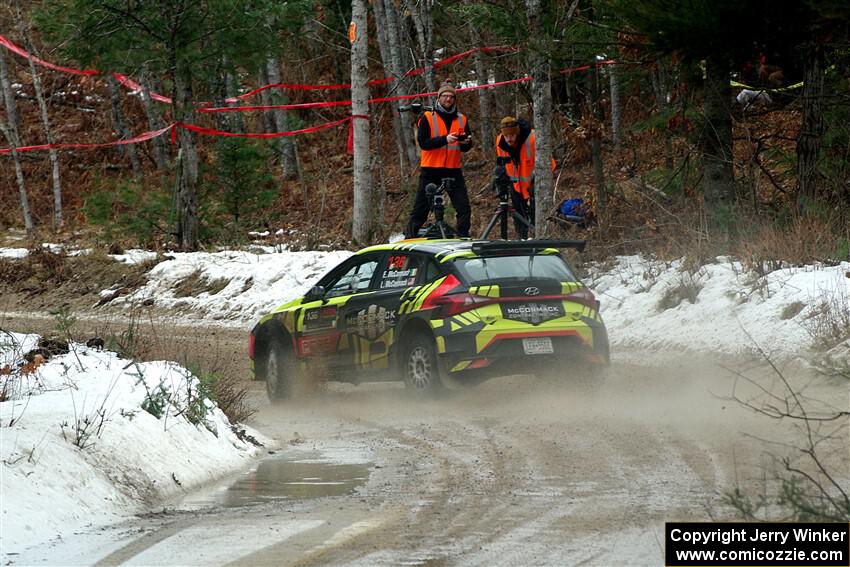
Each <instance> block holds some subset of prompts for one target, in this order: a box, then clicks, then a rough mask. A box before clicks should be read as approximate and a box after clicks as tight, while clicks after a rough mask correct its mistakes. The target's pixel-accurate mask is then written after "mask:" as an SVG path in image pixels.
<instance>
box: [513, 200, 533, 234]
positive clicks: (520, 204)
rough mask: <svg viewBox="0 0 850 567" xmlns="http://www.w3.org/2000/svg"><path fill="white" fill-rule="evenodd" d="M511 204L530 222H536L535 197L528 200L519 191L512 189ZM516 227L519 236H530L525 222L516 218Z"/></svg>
mask: <svg viewBox="0 0 850 567" xmlns="http://www.w3.org/2000/svg"><path fill="white" fill-rule="evenodd" d="M511 204H512V205H513V207H514V210H515V211H516V212H518V213H519V214H520V215H522V217H523V218H524V219H526V220H527V221H528V222H529V223H531V224H534V199H533V198H532V199H531V200H529V201H527V202H526V200H525V199H523V198H522V195H521V194H520V193H519V192H518V191H511ZM514 228H515V229H516V234H517V238H521V239H523V240H524V239H526V238H528V227H527V226H525V223H523V222H520V221H518V220H517V219H514Z"/></svg>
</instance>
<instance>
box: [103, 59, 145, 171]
mask: <svg viewBox="0 0 850 567" xmlns="http://www.w3.org/2000/svg"><path fill="white" fill-rule="evenodd" d="M107 83H108V84H109V99H110V101H111V102H112V121H113V122H114V123H115V129H116V130H117V131H118V132H119V133H120V134H121V139H122V140H126V139H128V138H132V137H133V133H132V132H130V129H129V128H128V127H127V122H126V121H125V120H124V110H123V109H122V108H121V91H120V89H121V87H120V86H119V85H118V81H117V80H115V77H113V76H111V75H110V76H109V78H108V79H107ZM118 149H119V152H123V151H125V150H126V152H127V157H129V158H130V167H131V168H132V169H133V177H135V178H136V179H141V178H142V164H141V163H139V153H138V152H137V151H136V145H135V144H127V145H126V146H118Z"/></svg>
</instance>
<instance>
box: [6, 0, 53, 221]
mask: <svg viewBox="0 0 850 567" xmlns="http://www.w3.org/2000/svg"><path fill="white" fill-rule="evenodd" d="M15 19H16V20H17V22H18V28H19V29H20V31H21V36H22V37H23V39H24V46H25V47H26V50H27V62H28V63H29V68H30V75H31V76H32V82H33V87H34V88H35V98H36V100H37V101H38V112H39V117H40V118H41V127H42V128H43V129H44V136H45V139H46V140H47V143H48V144H54V143H55V142H56V140H55V139H54V137H53V129H52V128H51V127H50V117H49V116H48V114H47V102H46V101H45V100H44V89H43V88H42V86H41V76H40V75H39V74H38V71H37V70H36V68H35V63H34V62H33V60H32V57H33V53H34V52H35V46H34V45H33V43H32V41H31V39H30V34H29V30H28V29H27V25H26V22H25V21H24V17H23V14H22V13H21V3H20V2H19V1H18V0H15ZM48 154H49V155H50V167H51V173H52V180H53V230H54V232H58V231H59V230H60V229H61V228H62V179H61V177H60V175H59V152H58V151H56V149H54V148H50V149H49V150H48Z"/></svg>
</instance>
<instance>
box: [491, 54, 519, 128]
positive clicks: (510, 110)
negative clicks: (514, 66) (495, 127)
mask: <svg viewBox="0 0 850 567" xmlns="http://www.w3.org/2000/svg"><path fill="white" fill-rule="evenodd" d="M495 75H496V82H497V83H501V82H502V81H507V80H509V79H512V78H513V77H512V76H511V74H510V73H509V72H508V70H507V69H506V68H505V66H504V65H501V64H499V65H497V66H496V72H495ZM514 92H515V87H514V86H510V87H507V88H505V87H502V88H501V89H500V93H499V96H497V97H496V116H497V117H498V118H499V119H501V118H502V117H504V116H516V114H517V109H516V102H515V100H514V98H515V97H514V94H513V93H514Z"/></svg>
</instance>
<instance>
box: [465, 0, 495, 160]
mask: <svg viewBox="0 0 850 567" xmlns="http://www.w3.org/2000/svg"><path fill="white" fill-rule="evenodd" d="M463 3H464V4H465V5H467V6H471V5H472V0H464V1H463ZM469 35H470V38H471V39H472V45H473V47H483V46H484V43H483V42H482V41H481V34H479V33H478V30H477V29H476V28H475V26H474V25H472V22H470V23H469ZM473 57H474V61H475V77H476V78H477V79H478V84H479V85H483V84H486V83H487V81H488V73H487V67H486V65H485V63H484V54H483V53H481V52H480V51H477V52H475V55H474V56H473ZM490 94H491V93H490V89H478V114H479V117H480V120H479V127H480V129H481V146H482V149H483V150H484V155H485V156H487V159H490V160H492V159H493V158H494V157H495V155H496V149H495V135H494V134H493V113H492V111H491V106H490Z"/></svg>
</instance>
